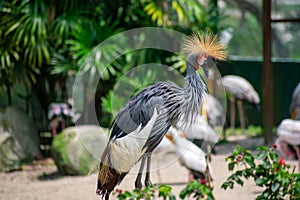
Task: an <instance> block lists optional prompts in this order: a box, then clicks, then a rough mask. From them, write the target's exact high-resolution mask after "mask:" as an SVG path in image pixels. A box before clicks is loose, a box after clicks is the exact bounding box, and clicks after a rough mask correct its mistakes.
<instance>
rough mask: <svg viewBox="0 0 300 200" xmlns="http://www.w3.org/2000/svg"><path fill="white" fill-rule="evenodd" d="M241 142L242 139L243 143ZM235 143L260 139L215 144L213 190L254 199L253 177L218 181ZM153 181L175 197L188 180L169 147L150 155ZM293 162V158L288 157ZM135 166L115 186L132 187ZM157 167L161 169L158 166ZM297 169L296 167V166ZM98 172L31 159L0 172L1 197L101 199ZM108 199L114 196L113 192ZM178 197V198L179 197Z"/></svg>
mask: <svg viewBox="0 0 300 200" xmlns="http://www.w3.org/2000/svg"><path fill="white" fill-rule="evenodd" d="M243 142H244V143H243ZM236 144H241V145H247V146H250V147H251V146H252V145H253V146H257V145H261V144H262V140H261V139H253V140H247V142H246V143H245V140H243V139H242V140H239V141H238V142H236V141H235V142H232V143H230V144H226V145H220V146H217V147H216V150H217V152H218V154H217V155H213V156H212V163H211V164H212V168H213V170H214V182H213V183H214V190H213V194H214V196H215V198H216V199H217V200H232V199H236V200H238V199H243V200H245V199H246V200H248V199H255V197H256V196H257V194H258V193H260V191H261V189H260V188H258V187H256V186H255V185H254V182H253V180H251V179H250V180H247V181H245V185H244V187H240V186H236V187H235V188H234V189H233V190H226V191H225V190H223V189H221V188H220V186H221V184H222V183H223V182H224V181H225V180H226V178H227V177H228V176H229V175H230V172H229V171H228V169H227V164H226V162H225V157H226V155H227V154H228V153H229V152H230V151H232V150H233V148H234V146H235V145H236ZM152 159H153V160H152V173H151V179H152V183H166V184H169V185H170V186H172V187H173V192H174V193H175V194H176V196H177V197H178V194H179V192H180V191H181V190H182V189H183V188H184V186H185V184H186V183H187V182H188V171H187V170H186V168H184V167H183V166H181V165H180V163H179V162H178V159H177V156H176V154H175V153H174V152H172V151H167V152H164V153H161V154H160V155H157V156H153V158H152ZM289 163H291V164H292V165H296V162H294V161H289ZM136 168H137V167H135V168H134V169H133V170H132V173H130V174H129V175H128V176H126V178H125V179H124V181H123V182H122V183H121V184H120V185H119V186H118V187H117V188H119V189H122V190H132V189H133V187H134V180H135V177H136V173H135V171H136ZM157 169H160V170H157ZM296 170H298V169H296ZM96 180H97V175H96V174H91V175H89V176H62V175H60V174H58V173H57V169H56V167H55V165H54V163H53V161H52V160H51V159H46V160H40V161H36V162H33V163H32V164H31V165H27V166H24V167H23V168H22V170H20V171H13V172H9V173H0V200H24V199H26V200H40V199H46V200H65V199H72V200H83V199H84V200H93V199H95V200H96V199H97V200H99V199H101V198H100V197H99V196H97V195H96V194H95V188H96ZM111 199H116V197H115V196H112V197H111ZM178 199H179V198H178Z"/></svg>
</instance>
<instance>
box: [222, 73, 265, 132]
mask: <svg viewBox="0 0 300 200" xmlns="http://www.w3.org/2000/svg"><path fill="white" fill-rule="evenodd" d="M222 81H223V86H224V89H225V91H226V93H227V94H228V95H229V97H230V124H231V127H232V128H234V127H235V125H234V124H235V123H234V122H235V106H234V102H235V100H237V105H238V109H239V117H240V123H241V128H242V129H243V130H244V129H245V119H244V110H243V106H242V101H247V102H249V103H250V104H253V105H254V106H255V107H256V108H257V109H258V108H259V103H260V98H259V96H258V94H257V92H256V91H255V90H254V88H253V86H252V85H251V84H250V83H249V82H248V81H247V80H246V79H245V78H243V77H240V76H236V75H227V76H224V77H223V78H222Z"/></svg>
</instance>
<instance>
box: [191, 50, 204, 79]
mask: <svg viewBox="0 0 300 200" xmlns="http://www.w3.org/2000/svg"><path fill="white" fill-rule="evenodd" d="M208 58H209V56H208V54H206V53H203V54H200V55H199V54H197V53H190V54H189V55H188V57H187V68H188V66H193V67H194V70H195V71H197V70H198V69H199V68H200V67H202V69H203V70H204V73H205V75H206V76H207V75H208V64H207V60H208ZM188 70H189V69H188Z"/></svg>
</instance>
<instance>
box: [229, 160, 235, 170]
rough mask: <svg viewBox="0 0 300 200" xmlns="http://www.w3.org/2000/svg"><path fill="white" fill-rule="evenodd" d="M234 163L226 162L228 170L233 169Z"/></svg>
mask: <svg viewBox="0 0 300 200" xmlns="http://www.w3.org/2000/svg"><path fill="white" fill-rule="evenodd" d="M234 165H235V163H234V162H230V163H229V164H228V170H229V171H232V170H233V169H234Z"/></svg>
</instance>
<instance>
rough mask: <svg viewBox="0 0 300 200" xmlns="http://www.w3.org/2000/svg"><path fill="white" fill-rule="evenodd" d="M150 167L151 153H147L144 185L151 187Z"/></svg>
mask: <svg viewBox="0 0 300 200" xmlns="http://www.w3.org/2000/svg"><path fill="white" fill-rule="evenodd" d="M150 165H151V153H148V155H147V171H146V177H145V185H146V186H150V185H152V183H151V181H150Z"/></svg>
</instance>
